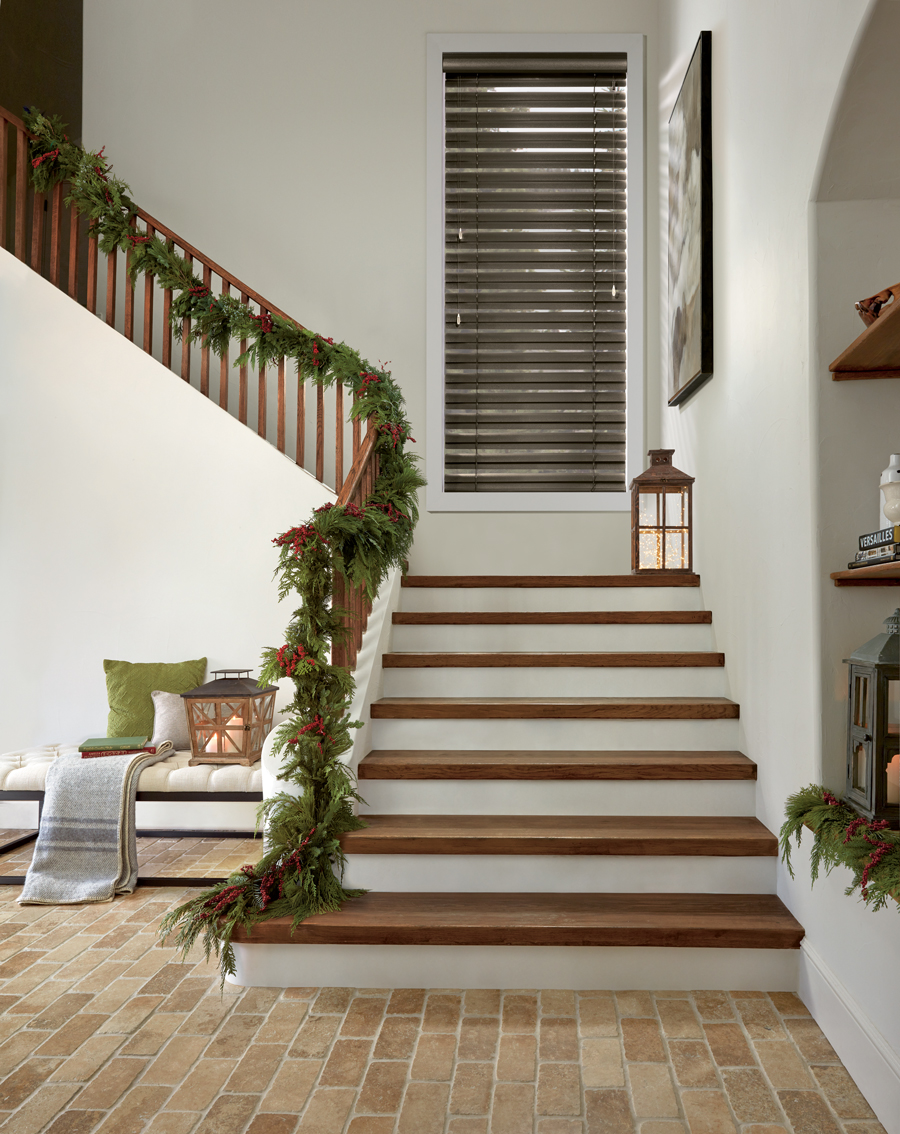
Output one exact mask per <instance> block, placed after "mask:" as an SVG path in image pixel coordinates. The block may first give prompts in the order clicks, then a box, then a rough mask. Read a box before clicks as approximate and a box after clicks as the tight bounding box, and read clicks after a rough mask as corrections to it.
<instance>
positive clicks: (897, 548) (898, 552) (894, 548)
mask: <svg viewBox="0 0 900 1134" xmlns="http://www.w3.org/2000/svg"><path fill="white" fill-rule="evenodd" d="M897 562H900V544H897V543H891V544H888V545H887V547H880V548H877V549H875V550H872V551H870V552H865V551H857V553H856V559H854V561H853V562H852V563H848V564H847V566H848V568H849V569H850V570H851V571H854V570H856V568H857V567H874V566H875V565H876V564H878V563H897Z"/></svg>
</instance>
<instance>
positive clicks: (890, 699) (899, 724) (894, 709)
mask: <svg viewBox="0 0 900 1134" xmlns="http://www.w3.org/2000/svg"><path fill="white" fill-rule="evenodd" d="M887 687H888V695H887V730H888V736H900V681H888V683H887Z"/></svg>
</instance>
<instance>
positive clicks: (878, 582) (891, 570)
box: [831, 374, 900, 587]
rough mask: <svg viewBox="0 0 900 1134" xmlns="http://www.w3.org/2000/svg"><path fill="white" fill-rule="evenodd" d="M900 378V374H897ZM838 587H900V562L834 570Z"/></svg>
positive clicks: (833, 575) (835, 582) (833, 573)
mask: <svg viewBox="0 0 900 1134" xmlns="http://www.w3.org/2000/svg"><path fill="white" fill-rule="evenodd" d="M897 377H898V378H900V374H898V375H897ZM831 577H832V579H833V580H834V585H835V586H836V587H900V563H875V564H873V565H872V566H871V567H857V568H856V569H855V570H853V571H832V572H831Z"/></svg>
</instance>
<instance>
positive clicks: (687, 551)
mask: <svg viewBox="0 0 900 1134" xmlns="http://www.w3.org/2000/svg"><path fill="white" fill-rule="evenodd" d="M674 452H675V450H674V449H651V450H650V452H649V453H648V454H647V455H648V456H649V458H650V468H648V469H647V471H646V472H643V473H641V474H640V476H636V477H635V478H634V480H633V481H632V482H631V570H632V573H633V574H636V575H637V574H645V573H649V572H653V573H654V574H661V573H665V574H670V573H675V572H680V573H685V572H690V571H693V566H692V548H691V544H692V540H691V485H692V484H693V483H694V478H693V477H692V476H688V475H687V473H683V472H680V471H679V470H678V469H676V468H675V466H674V465H673V464H672V454H673V453H674Z"/></svg>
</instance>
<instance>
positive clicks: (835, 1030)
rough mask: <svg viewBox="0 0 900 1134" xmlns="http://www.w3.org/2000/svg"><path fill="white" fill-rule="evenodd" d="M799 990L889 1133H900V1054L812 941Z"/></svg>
mask: <svg viewBox="0 0 900 1134" xmlns="http://www.w3.org/2000/svg"><path fill="white" fill-rule="evenodd" d="M798 991H799V994H800V999H801V1000H802V1001H803V1003H804V1004H805V1005H806V1006H807V1008H809V1010H810V1012H812V1014H813V1016H814V1017H815V1020H816V1023H817V1024H818V1025H819V1027H820V1028H821V1029H822V1031H823V1032H824V1033H825V1035H826V1037H827V1038H828V1042H829V1043H830V1044H831V1046H832V1047H833V1048H834V1050H835V1051H836V1052H837V1053H838V1055H839V1057H840V1059H841V1062H842V1063H843V1064H844V1066H845V1067H846V1068H847V1070H848V1071H849V1072H850V1075H851V1076H852V1078H853V1081H854V1082H855V1083H856V1085H857V1086H858V1087H859V1089H860V1090H861V1091H862V1093H863V1094H864V1095H865V1097H866V1100H867V1101H868V1103H869V1106H871V1108H872V1109H873V1110H874V1111H875V1113H876V1115H877V1116H878V1119H879V1121H880V1122H881V1124H882V1126H884V1128H885V1130H886V1131H887V1134H900V1054H898V1052H896V1051H894V1049H893V1048H892V1047H891V1046H890V1044H889V1043H888V1042H887V1040H886V1039H885V1038H884V1036H883V1035H882V1034H881V1032H880V1031H879V1030H878V1028H876V1027H875V1025H874V1024H873V1023H872V1021H871V1020H870V1019H869V1017H868V1016H866V1015H865V1013H863V1012H862V1011H861V1010H860V1007H859V1005H858V1004H857V1003H856V1001H855V1000H854V999H853V997H852V996H851V994H850V992H849V990H848V989H847V987H846V986H845V985H844V984H843V983H842V981H841V980H840V979H839V978H838V977H837V976H836V975H835V973H834V971H833V970H832V969H830V968H829V967H828V965H827V964H826V963H825V961H824V960H823V959H822V957H821V955H820V954H819V953H818V952H817V950H816V949H814V948H813V947H812V946H811V945H809V944H808V943H807V942H806V941H803V942H802V944H801V946H800V981H799V985H798Z"/></svg>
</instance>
